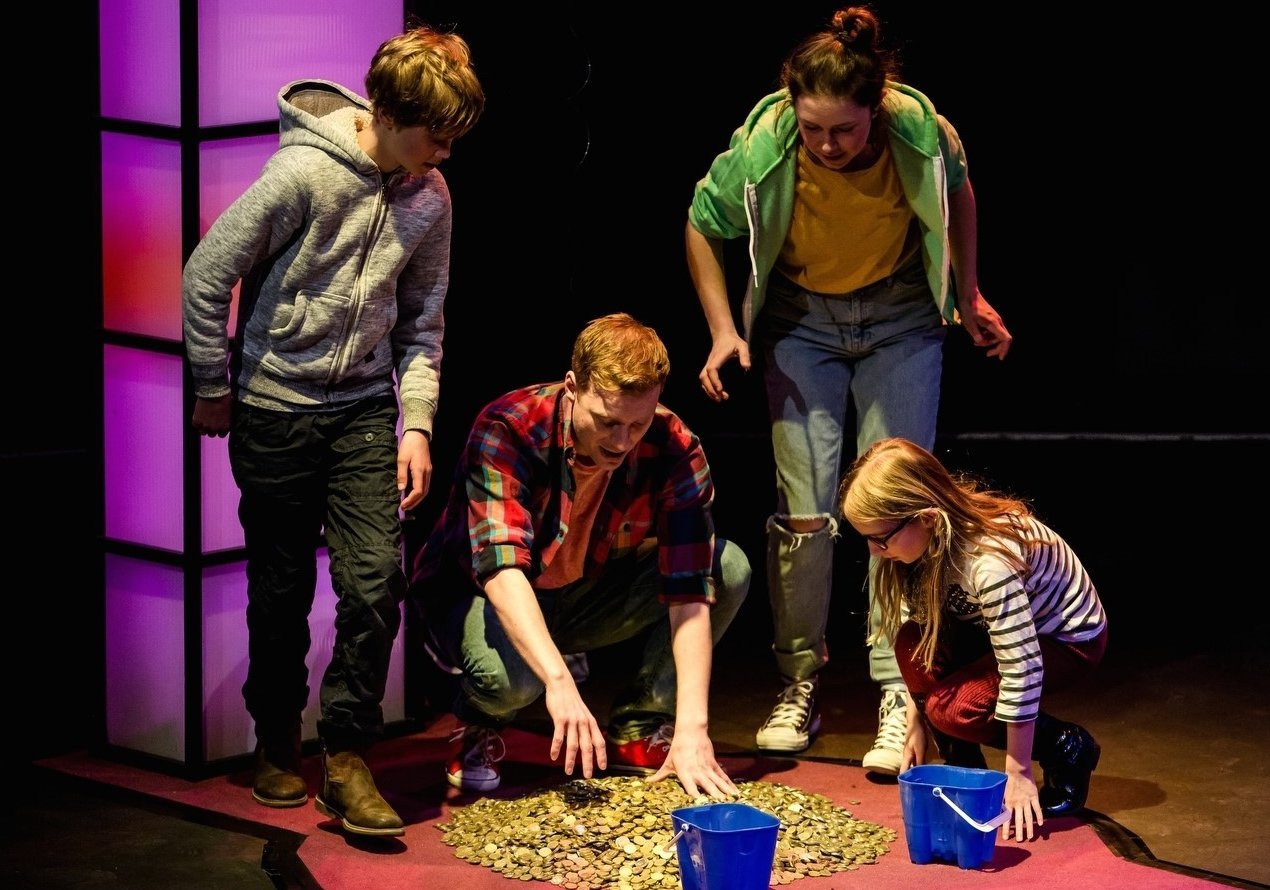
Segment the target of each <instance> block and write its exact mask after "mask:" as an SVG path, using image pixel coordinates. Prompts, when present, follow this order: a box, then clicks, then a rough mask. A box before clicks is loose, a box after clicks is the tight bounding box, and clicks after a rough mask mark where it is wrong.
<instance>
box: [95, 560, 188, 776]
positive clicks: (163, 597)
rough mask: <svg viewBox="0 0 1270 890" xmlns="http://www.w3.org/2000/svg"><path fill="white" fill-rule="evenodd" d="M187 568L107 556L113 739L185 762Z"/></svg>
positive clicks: (110, 731)
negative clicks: (184, 586)
mask: <svg viewBox="0 0 1270 890" xmlns="http://www.w3.org/2000/svg"><path fill="white" fill-rule="evenodd" d="M183 615H184V597H183V596H182V577H181V569H180V568H178V567H174V566H163V565H155V564H152V563H147V562H144V561H142V560H137V559H131V558H128V557H125V556H116V555H111V554H107V556H106V741H107V742H108V743H110V744H111V745H118V746H119V747H122V748H129V749H132V750H134V751H144V752H145V753H147V754H153V755H155V756H158V757H167V758H170V759H173V760H176V761H184V760H185V638H184V633H183V632H182V629H183V627H184V623H183Z"/></svg>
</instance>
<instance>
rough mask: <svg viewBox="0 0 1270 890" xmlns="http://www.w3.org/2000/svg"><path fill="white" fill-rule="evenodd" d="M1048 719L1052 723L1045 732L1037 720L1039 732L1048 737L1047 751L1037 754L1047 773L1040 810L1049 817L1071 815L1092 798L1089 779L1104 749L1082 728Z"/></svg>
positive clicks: (1039, 718) (1039, 719) (1046, 742)
mask: <svg viewBox="0 0 1270 890" xmlns="http://www.w3.org/2000/svg"><path fill="white" fill-rule="evenodd" d="M1047 719H1048V720H1050V721H1052V723H1050V724H1045V725H1044V732H1043V733H1042V727H1043V724H1042V718H1041V717H1038V718H1037V732H1038V733H1042V734H1043V735H1044V737H1045V745H1044V749H1043V750H1038V751H1037V753H1038V754H1039V755H1041V756H1038V757H1037V758H1036V760H1037V762H1038V763H1040V765H1041V769H1042V770H1044V772H1045V780H1044V783H1043V784H1042V786H1041V788H1040V789H1039V794H1040V800H1041V811H1042V812H1043V813H1044V814H1045V815H1046V816H1069V815H1071V814H1073V813H1075V812H1077V811H1079V810H1080V809H1082V808H1083V807H1084V806H1085V801H1086V800H1087V799H1088V798H1089V779H1090V776H1091V775H1092V774H1093V771H1094V770H1095V769H1096V768H1097V766H1098V759H1099V758H1100V757H1101V756H1102V748H1101V747H1100V746H1099V744H1098V742H1096V741H1094V737H1093V736H1092V735H1090V734H1089V732H1088V731H1087V730H1086V729H1085V728H1084V727H1083V726H1079V725H1077V724H1075V723H1060V722H1058V721H1054V720H1053V718H1047ZM1038 741H1039V739H1038Z"/></svg>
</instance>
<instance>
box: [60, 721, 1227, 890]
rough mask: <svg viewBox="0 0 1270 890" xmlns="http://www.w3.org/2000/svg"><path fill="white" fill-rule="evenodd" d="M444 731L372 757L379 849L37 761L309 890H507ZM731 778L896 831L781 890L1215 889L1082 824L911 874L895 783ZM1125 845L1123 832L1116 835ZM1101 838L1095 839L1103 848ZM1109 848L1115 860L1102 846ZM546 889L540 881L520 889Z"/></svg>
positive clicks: (314, 827)
mask: <svg viewBox="0 0 1270 890" xmlns="http://www.w3.org/2000/svg"><path fill="white" fill-rule="evenodd" d="M452 726H453V722H452V720H451V719H449V718H445V719H442V720H439V721H438V722H436V723H435V724H434V725H433V726H432V727H430V728H429V729H428V730H427V731H426V732H422V733H418V734H416V735H410V736H405V737H401V738H397V739H392V740H389V741H385V742H383V743H381V744H380V745H378V746H377V747H376V748H375V749H374V751H373V752H372V759H371V763H372V766H373V767H374V769H375V779H376V783H377V784H378V786H379V788H380V790H381V791H382V792H383V793H384V796H385V797H386V798H388V800H389V802H391V803H392V804H393V806H394V807H396V809H397V811H398V812H399V813H400V814H401V816H402V818H403V819H404V820H405V822H406V833H405V834H404V835H403V836H402V837H399V838H390V839H386V840H383V839H381V840H371V839H361V838H358V839H353V838H351V837H350V836H348V835H346V834H344V833H343V832H342V831H340V830H339V828H338V827H337V826H336V824H335V823H333V822H331V821H329V820H327V819H326V818H325V817H323V816H322V815H321V814H319V813H318V812H317V811H316V810H315V809H314V808H313V806H312V804H309V805H307V806H303V807H296V808H294V809H281V810H271V809H267V808H265V807H262V806H260V805H258V804H256V803H255V802H254V801H253V800H252V797H251V790H250V785H251V775H250V773H249V772H241V773H235V774H232V775H228V776H218V777H213V778H209V779H205V780H203V781H198V782H190V781H186V780H183V779H179V778H174V777H172V776H168V775H164V774H161V773H157V772H153V771H149V770H145V769H139V768H136V767H132V766H127V765H123V764H120V763H117V762H114V761H111V760H106V759H103V758H99V757H93V756H90V755H81V754H76V755H67V756H63V757H56V758H51V759H48V760H43V761H40V765H41V766H44V767H46V768H49V769H53V770H57V771H59V772H63V773H67V774H70V775H74V776H78V777H81V778H84V779H88V780H92V781H95V782H99V783H105V784H107V785H113V786H118V787H120V788H124V789H128V790H130V791H133V792H138V793H141V794H145V795H149V796H152V797H154V798H159V799H161V800H163V801H167V802H169V803H171V804H173V805H174V806H175V807H178V808H180V810H181V811H182V812H183V813H184V814H185V815H186V817H187V818H193V819H197V820H206V819H208V818H212V817H219V818H222V819H226V820H228V821H230V822H233V823H237V825H238V829H239V830H240V831H242V832H243V833H249V834H254V835H256V836H262V837H269V838H273V839H275V841H277V840H279V839H283V840H282V842H281V843H280V844H279V846H281V847H282V848H285V849H286V851H287V853H288V854H289V852H290V849H291V848H294V858H295V860H297V861H298V864H299V868H298V869H297V868H294V864H293V865H292V870H295V871H298V872H300V873H301V874H302V875H303V874H304V873H305V872H307V878H306V883H310V884H312V885H313V886H315V887H317V888H321V890H354V888H356V890H362V888H366V887H374V888H375V890H425V888H433V887H458V886H462V887H463V890H508V888H510V887H511V886H512V885H513V884H512V881H513V879H510V878H507V877H505V876H503V875H501V874H499V873H498V872H495V871H493V870H492V869H488V868H484V867H482V866H479V865H475V864H472V863H469V862H465V861H463V860H461V859H458V858H457V857H456V856H455V855H454V850H453V848H452V847H449V846H447V845H446V844H444V843H443V842H442V833H441V831H439V830H438V828H437V826H438V825H440V824H442V823H445V822H447V821H448V820H449V819H450V814H451V813H452V812H453V811H454V810H455V809H456V808H458V807H462V806H464V805H465V804H466V803H469V802H471V798H467V797H464V796H461V795H459V794H458V793H457V792H456V791H455V790H454V789H452V788H450V787H449V785H447V784H446V782H445V780H444V777H443V776H442V762H443V760H444V754H445V750H446V747H447V745H446V739H447V737H448V734H449V731H450V729H451V727H452ZM504 740H505V741H506V743H507V748H508V756H507V759H506V760H504V761H503V787H502V788H500V789H499V790H498V791H497V792H495V795H496V796H498V797H516V796H519V795H522V794H527V793H531V792H534V791H537V790H540V789H542V788H545V787H549V786H553V785H556V784H559V783H561V782H563V781H565V779H566V777H565V775H564V773H563V770H562V769H561V768H560V767H559V766H557V765H554V764H551V763H550V762H549V761H548V759H547V747H548V742H547V740H546V739H545V738H543V737H541V736H538V735H534V734H531V733H528V732H524V731H520V730H509V731H507V732H505V733H504ZM723 762H724V764H725V765H726V766H727V767H728V770H729V772H730V773H731V774H732V776H733V779H734V780H735V781H738V782H740V781H757V780H765V781H770V782H779V783H782V784H784V785H788V786H791V787H794V788H799V789H801V790H804V791H809V792H816V793H820V794H823V795H825V796H827V797H829V798H830V799H831V800H832V801H834V803H835V804H837V805H838V806H840V807H842V808H844V809H846V810H848V811H850V812H851V814H852V815H853V816H855V818H857V819H860V820H864V821H867V822H873V823H877V824H880V825H884V826H886V827H889V828H894V829H895V831H896V834H897V838H896V841H895V843H894V844H893V845H892V847H891V851H890V852H889V853H887V854H885V855H883V856H882V857H881V858H880V859H879V860H878V862H877V863H876V864H873V865H867V866H863V867H861V868H860V869H858V870H856V871H847V872H840V873H838V874H835V875H832V876H829V877H806V878H801V879H799V880H797V881H795V882H794V883H793V884H791V885H788V886H791V887H795V888H797V890H830V888H833V890H849V888H852V887H859V888H865V887H867V888H869V890H899V888H910V887H914V886H926V885H929V886H938V887H940V888H957V887H976V888H982V887H984V886H986V885H987V884H989V883H990V884H991V886H993V887H994V888H998V890H1014V888H1018V890H1024V888H1027V890H1031V888H1034V887H1036V886H1039V885H1042V884H1047V885H1052V886H1061V887H1065V888H1085V887H1096V888H1098V890H1117V888H1125V890H1128V888H1133V890H1138V888H1142V887H1151V888H1176V890H1193V888H1201V887H1211V886H1214V885H1217V884H1218V883H1219V882H1217V881H1213V880H1208V879H1206V878H1205V877H1203V876H1197V875H1196V874H1192V873H1188V870H1186V869H1183V868H1180V867H1177V866H1173V865H1170V864H1168V863H1157V862H1154V861H1153V860H1150V858H1149V854H1147V855H1145V856H1143V855H1136V854H1138V853H1140V852H1141V851H1138V850H1135V849H1133V847H1134V844H1133V842H1134V841H1135V840H1136V839H1134V838H1132V837H1131V836H1130V837H1128V838H1126V837H1123V836H1121V837H1117V836H1116V826H1115V825H1114V824H1110V825H1105V824H1104V825H1102V826H1101V827H1100V830H1099V831H1096V830H1095V828H1094V827H1093V826H1092V825H1091V824H1086V822H1084V821H1083V820H1081V819H1076V818H1067V819H1052V820H1050V821H1048V822H1047V823H1046V824H1045V827H1044V828H1043V829H1042V830H1041V831H1042V836H1041V837H1040V838H1039V839H1037V840H1035V841H1033V842H1031V843H1023V844H1018V843H1015V842H1014V841H1009V842H998V843H997V846H996V849H995V853H994V855H993V859H992V862H991V863H990V864H989V865H988V866H987V867H985V868H983V869H961V868H958V867H957V866H956V865H955V864H947V863H943V862H931V863H927V864H924V865H916V864H914V863H912V862H911V861H910V860H909V857H908V849H907V846H906V842H905V839H904V820H903V816H902V814H901V811H900V800H899V791H898V789H897V786H896V785H895V784H894V783H875V782H871V781H869V780H868V779H867V778H866V775H865V773H864V771H863V770H862V769H860V768H858V767H855V766H850V765H843V764H831V763H821V762H814V761H797V760H793V759H788V758H762V759H755V758H740V757H728V758H726V759H724V761H723ZM305 767H306V771H307V774H306V777H307V778H308V780H309V787H310V789H315V788H316V787H317V784H318V781H319V776H318V772H319V771H320V764H319V763H318V759H317V758H316V757H309V758H306V761H305ZM1121 834H1122V835H1123V833H1121ZM1104 838H1107V841H1104ZM1108 842H1110V843H1111V844H1112V845H1114V846H1117V847H1120V848H1121V852H1122V853H1123V854H1124V855H1125V856H1130V857H1131V858H1124V857H1123V856H1121V855H1117V854H1116V853H1114V852H1113V851H1112V850H1111V849H1110V847H1109V845H1108ZM515 883H521V884H527V885H528V886H530V887H537V886H541V887H543V888H549V887H551V886H552V885H551V884H549V883H546V882H536V881H533V882H520V881H516V882H515Z"/></svg>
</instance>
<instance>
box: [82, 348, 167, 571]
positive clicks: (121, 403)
mask: <svg viewBox="0 0 1270 890" xmlns="http://www.w3.org/2000/svg"><path fill="white" fill-rule="evenodd" d="M102 377H103V392H102V407H103V416H104V435H103V445H104V449H105V453H104V458H105V472H106V486H105V487H106V537H107V538H111V539H113V540H117V541H130V542H132V543H135V544H145V545H148V546H150V547H158V548H161V549H164V550H171V551H174V552H180V551H181V549H182V545H183V538H182V535H183V528H184V523H183V522H182V503H183V500H182V496H181V466H182V462H181V432H182V428H183V426H184V424H185V423H186V418H185V417H184V416H183V413H184V409H183V408H182V405H181V359H180V357H179V356H175V355H162V354H160V353H155V352H146V351H144V350H140V349H130V348H127V347H123V346H111V345H107V346H105V347H104V349H103V359H102Z"/></svg>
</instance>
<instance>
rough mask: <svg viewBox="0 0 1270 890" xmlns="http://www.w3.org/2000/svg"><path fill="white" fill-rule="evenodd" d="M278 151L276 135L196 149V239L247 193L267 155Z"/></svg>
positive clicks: (205, 232)
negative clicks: (197, 172)
mask: <svg viewBox="0 0 1270 890" xmlns="http://www.w3.org/2000/svg"><path fill="white" fill-rule="evenodd" d="M277 150H278V136H277V134H276V133H274V134H270V135H268V136H251V137H248V138H246V139H221V140H217V141H215V142H204V143H202V144H200V145H199V147H198V166H199V183H198V236H199V237H200V238H202V237H203V236H204V235H206V234H207V230H208V229H209V228H211V225H212V223H214V222H216V218H217V217H218V216H220V215H221V214H222V213H224V212H225V208H226V207H228V206H229V205H230V204H232V203H233V202H234V200H235V199H236V198H238V196H239V195H241V194H242V193H243V192H245V191H246V190H247V186H249V185H251V184H252V183H253V182H254V181H255V179H256V177H257V176H259V175H260V171H261V169H263V168H264V166H265V161H267V160H269V156H270V155H271V154H273V153H274V152H275V151H277Z"/></svg>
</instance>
